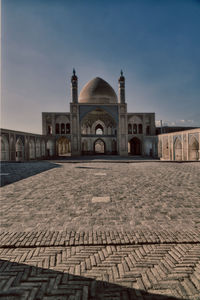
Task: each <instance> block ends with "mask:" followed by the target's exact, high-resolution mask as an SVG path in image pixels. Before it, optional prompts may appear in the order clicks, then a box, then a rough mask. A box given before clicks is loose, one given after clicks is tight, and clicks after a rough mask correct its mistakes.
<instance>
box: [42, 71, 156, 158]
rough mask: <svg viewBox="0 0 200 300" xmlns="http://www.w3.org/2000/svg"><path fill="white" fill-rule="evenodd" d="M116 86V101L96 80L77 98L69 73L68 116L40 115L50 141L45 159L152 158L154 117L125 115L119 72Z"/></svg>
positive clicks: (108, 88)
mask: <svg viewBox="0 0 200 300" xmlns="http://www.w3.org/2000/svg"><path fill="white" fill-rule="evenodd" d="M118 85H119V94H118V97H117V95H116V93H115V91H114V89H113V88H112V87H111V86H110V85H109V83H107V82H106V81H105V80H103V79H101V78H99V77H96V78H94V79H92V80H91V81H89V82H88V83H87V84H86V85H85V86H84V87H83V89H82V90H81V92H80V95H79V97H78V78H77V76H76V73H75V70H73V75H72V77H71V95H72V98H71V103H70V112H63V113H48V112H44V113H42V133H43V135H46V136H48V137H49V139H50V140H51V147H49V149H48V150H49V153H48V155H49V156H51V155H54V154H55V153H56V155H58V156H60V155H66V154H68V153H71V155H72V156H76V155H94V154H99V155H100V154H104V155H114V154H117V155H120V156H127V155H128V153H129V154H132V155H145V156H149V155H150V156H154V155H155V154H156V153H155V149H156V139H155V114H154V113H128V112H127V103H126V99H125V77H124V76H123V72H122V71H121V76H120V78H119V80H118Z"/></svg>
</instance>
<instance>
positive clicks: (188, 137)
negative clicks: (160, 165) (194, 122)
mask: <svg viewBox="0 0 200 300" xmlns="http://www.w3.org/2000/svg"><path fill="white" fill-rule="evenodd" d="M199 145H200V128H196V129H191V130H184V131H177V132H171V133H165V134H160V135H158V157H159V158H160V159H161V160H178V161H181V160H192V161H194V160H200V148H199Z"/></svg>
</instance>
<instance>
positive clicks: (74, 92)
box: [71, 69, 78, 103]
mask: <svg viewBox="0 0 200 300" xmlns="http://www.w3.org/2000/svg"><path fill="white" fill-rule="evenodd" d="M71 91H72V102H73V103H78V77H77V76H76V71H75V69H73V75H72V78H71Z"/></svg>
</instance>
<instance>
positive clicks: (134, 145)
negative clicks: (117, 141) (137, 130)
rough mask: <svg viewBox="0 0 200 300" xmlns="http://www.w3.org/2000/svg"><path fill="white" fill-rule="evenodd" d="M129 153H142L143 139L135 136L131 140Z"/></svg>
mask: <svg viewBox="0 0 200 300" xmlns="http://www.w3.org/2000/svg"><path fill="white" fill-rule="evenodd" d="M128 148H129V154H131V155H141V154H142V153H141V141H140V140H139V139H138V138H136V137H134V138H132V139H131V140H130V142H129V147H128Z"/></svg>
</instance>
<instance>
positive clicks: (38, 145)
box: [36, 139, 41, 158]
mask: <svg viewBox="0 0 200 300" xmlns="http://www.w3.org/2000/svg"><path fill="white" fill-rule="evenodd" d="M39 157H41V145H40V140H39V139H37V140H36V158H39Z"/></svg>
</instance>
